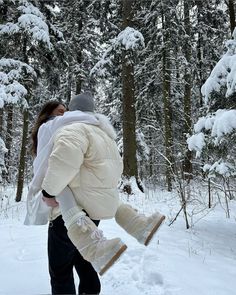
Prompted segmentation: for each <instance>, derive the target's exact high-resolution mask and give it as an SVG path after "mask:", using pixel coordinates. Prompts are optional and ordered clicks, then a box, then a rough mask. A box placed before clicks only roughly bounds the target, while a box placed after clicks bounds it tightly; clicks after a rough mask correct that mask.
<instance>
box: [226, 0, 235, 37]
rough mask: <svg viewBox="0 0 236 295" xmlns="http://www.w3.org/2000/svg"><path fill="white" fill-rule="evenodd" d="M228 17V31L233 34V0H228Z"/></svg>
mask: <svg viewBox="0 0 236 295" xmlns="http://www.w3.org/2000/svg"><path fill="white" fill-rule="evenodd" d="M228 8H229V18H230V31H231V34H233V31H234V28H235V11H234V0H229V4H228Z"/></svg>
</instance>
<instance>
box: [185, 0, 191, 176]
mask: <svg viewBox="0 0 236 295" xmlns="http://www.w3.org/2000/svg"><path fill="white" fill-rule="evenodd" d="M189 10H190V4H189V1H188V0H184V27H185V33H186V36H187V40H186V42H185V47H184V54H185V58H186V61H187V67H186V68H185V73H184V81H185V85H184V133H185V134H190V132H191V129H192V120H191V88H192V78H191V70H190V69H191V67H190V59H191V44H190V34H191V28H190V14H189ZM191 160H192V152H191V151H190V150H189V149H188V148H187V146H186V152H185V159H184V167H183V171H184V178H185V179H188V180H189V179H191V178H192V162H191Z"/></svg>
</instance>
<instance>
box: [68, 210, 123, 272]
mask: <svg viewBox="0 0 236 295" xmlns="http://www.w3.org/2000/svg"><path fill="white" fill-rule="evenodd" d="M68 236H69V238H70V240H71V241H72V243H73V244H74V245H75V246H76V248H77V249H78V251H79V252H80V254H81V255H82V256H83V257H84V259H86V260H88V261H89V262H91V264H92V265H93V267H94V269H95V270H96V271H97V272H98V273H99V274H100V275H103V274H104V273H105V272H106V271H107V270H108V269H109V268H110V267H111V266H112V265H113V264H114V262H115V261H116V260H117V259H118V258H119V257H120V256H121V254H122V253H123V252H124V251H125V250H126V249H127V246H126V245H125V244H124V243H123V242H122V241H121V239H119V238H115V239H110V240H107V239H106V238H104V237H103V233H102V231H101V230H99V229H98V228H97V226H96V225H95V224H94V222H93V221H92V220H91V219H90V218H89V217H87V216H85V215H83V216H80V217H79V219H78V220H77V223H74V224H72V225H71V226H69V228H68Z"/></svg>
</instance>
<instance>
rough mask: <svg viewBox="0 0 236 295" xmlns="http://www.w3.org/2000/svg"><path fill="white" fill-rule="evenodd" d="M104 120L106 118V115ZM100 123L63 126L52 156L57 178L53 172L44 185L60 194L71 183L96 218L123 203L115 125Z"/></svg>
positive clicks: (52, 165) (88, 210)
mask: <svg viewBox="0 0 236 295" xmlns="http://www.w3.org/2000/svg"><path fill="white" fill-rule="evenodd" d="M100 120H101V121H103V120H102V117H99V121H100ZM100 125H101V126H102V128H101V126H100ZM100 125H98V126H95V125H90V124H85V123H74V124H71V125H68V126H65V127H63V128H62V129H60V130H59V131H58V132H57V134H56V135H55V139H54V148H53V151H52V154H51V156H50V159H49V168H50V169H49V171H55V170H57V171H55V173H57V179H56V181H55V178H54V173H51V174H49V175H46V177H45V181H44V187H48V189H49V190H50V189H51V190H53V192H55V191H56V192H58V193H59V192H60V191H61V190H62V189H63V188H64V187H65V185H66V184H68V186H69V187H70V188H71V190H72V192H73V194H74V196H75V198H76V200H77V201H78V203H79V204H80V206H81V207H82V208H86V211H87V213H88V214H89V216H90V217H91V218H93V219H106V218H111V217H113V216H114V214H115V212H116V209H117V205H118V202H119V197H118V190H117V185H118V182H119V180H120V177H121V173H122V170H123V162H122V158H121V156H120V154H119V151H118V148H117V146H116V143H115V140H114V132H113V130H112V127H111V126H110V125H109V124H108V123H107V124H106V123H104V121H103V122H101V124H100ZM63 150H64V151H65V152H63ZM50 175H52V177H50ZM94 198H96V206H94Z"/></svg>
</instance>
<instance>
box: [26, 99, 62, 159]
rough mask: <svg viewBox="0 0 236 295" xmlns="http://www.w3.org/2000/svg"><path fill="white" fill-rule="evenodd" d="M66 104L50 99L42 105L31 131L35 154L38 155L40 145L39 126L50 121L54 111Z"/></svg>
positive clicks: (32, 150) (32, 149) (33, 152)
mask: <svg viewBox="0 0 236 295" xmlns="http://www.w3.org/2000/svg"><path fill="white" fill-rule="evenodd" d="M59 105H64V104H63V103H61V102H59V101H57V100H50V101H49V102H47V103H45V104H44V106H43V107H42V109H41V111H40V113H39V114H38V117H37V120H36V122H35V124H34V127H33V129H32V133H31V139H32V147H31V152H32V154H33V155H34V156H36V155H37V145H38V131H39V127H40V126H41V125H42V124H43V123H46V122H47V121H48V119H49V118H50V116H51V115H52V112H53V111H54V110H55V109H56V108H57V107H58V106H59Z"/></svg>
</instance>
